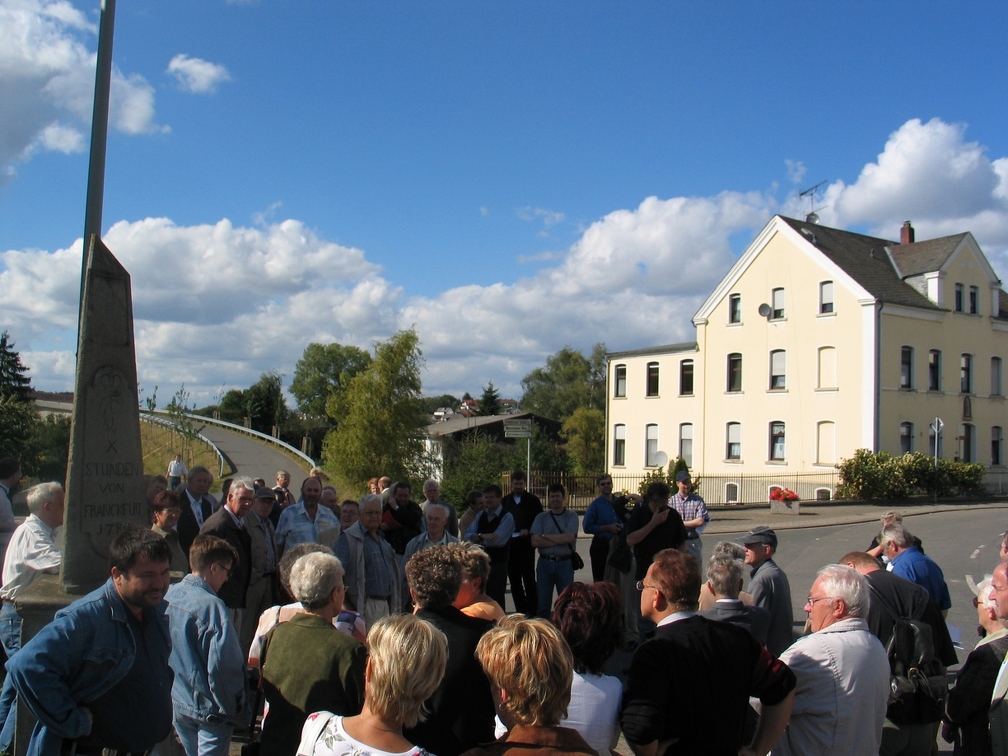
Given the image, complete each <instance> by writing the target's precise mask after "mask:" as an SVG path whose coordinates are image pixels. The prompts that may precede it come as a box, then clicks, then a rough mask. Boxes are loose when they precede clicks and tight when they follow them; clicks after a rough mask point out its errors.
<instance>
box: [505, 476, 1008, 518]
mask: <svg viewBox="0 0 1008 756" xmlns="http://www.w3.org/2000/svg"><path fill="white" fill-rule="evenodd" d="M598 475H599V474H598V473H596V474H593V475H575V474H573V473H556V472H543V473H540V472H535V471H532V472H531V473H530V474H529V490H531V491H532V493H534V494H536V495H537V496H538V497H539V498H540V499H542V500H543V503H544V504H545V503H546V489H547V487H548V486H549V485H550V484H551V483H561V484H563V486H564V488H565V489H566V490H567V506H568V507H570V508H571V509H573V510H575V511H577V512H584V511H585V510H586V509H587V508H588V505H589V504H590V503H591V501H592V499H594V498H595V497H596V496H598V487H597V486H596V485H595V481H596V480H597V479H598ZM510 478H511V476H510V475H505V476H504V479H503V481H502V483H503V485H502V488H503V489H504V491H508V490H509V488H510V482H511V481H510ZM644 478H645V476H644V475H620V474H618V473H617V474H614V475H613V476H612V479H613V490H614V491H617V492H619V491H629V492H632V493H637V492H638V491H639V490H640V486H641V483H642V482H643V481H644ZM693 482H694V487H695V488H696V490H697V493H699V494H700V495H701V496H702V497H703V499H704V501H705V502H706V503H707V506H708V507H733V506H740V505H742V504H766V503H767V502H768V501H769V500H770V492H771V491H772V490H773V489H774V488H789V489H791V490H792V491H794V492H795V493H796V494H798V496H799V497H800V499H801V501H829V500H831V499H833V498H834V497H835V496H836V489H837V485H838V484H839V482H840V478H839V473H838V472H837V471H836V470H824V471H823V472H814V473H798V472H792V473H787V472H781V473H764V474H758V475H703V474H699V473H694V474H693ZM1006 485H1008V481H1006Z"/></svg>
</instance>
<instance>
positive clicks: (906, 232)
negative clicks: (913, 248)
mask: <svg viewBox="0 0 1008 756" xmlns="http://www.w3.org/2000/svg"><path fill="white" fill-rule="evenodd" d="M913 243H914V228H913V226H911V225H910V221H903V227H902V228H901V229H900V244H913Z"/></svg>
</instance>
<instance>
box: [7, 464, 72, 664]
mask: <svg viewBox="0 0 1008 756" xmlns="http://www.w3.org/2000/svg"><path fill="white" fill-rule="evenodd" d="M65 498H66V494H65V493H64V491H63V486H61V485H60V484H59V483H40V484H39V485H37V486H32V487H31V488H30V489H28V511H29V512H30V514H29V515H28V517H27V518H26V519H25V521H24V522H23V523H22V524H21V525H20V527H18V529H17V530H15V531H14V537H13V538H11V542H10V546H9V547H8V548H7V555H6V557H5V558H4V564H3V588H2V589H0V598H2V599H3V607H2V608H0V642H2V643H3V647H4V650H5V651H6V652H7V656H8V657H10V656H13V655H14V654H15V653H17V652H18V651H19V650H20V649H21V618H20V617H19V616H18V613H17V611H16V610H15V608H14V601H15V600H16V599H17V597H18V596H19V595H20V593H21V592H22V591H23V590H24V589H25V588H27V587H28V586H29V585H31V584H32V583H33V582H34V581H35V578H37V577H38V576H39V575H40V574H41V573H43V572H48V573H51V574H56V573H58V572H59V568H60V563H61V562H62V555H61V553H60V548H59V540H58V537H59V534H58V532H57V528H59V527H60V526H61V525H62V524H63V504H64V500H65Z"/></svg>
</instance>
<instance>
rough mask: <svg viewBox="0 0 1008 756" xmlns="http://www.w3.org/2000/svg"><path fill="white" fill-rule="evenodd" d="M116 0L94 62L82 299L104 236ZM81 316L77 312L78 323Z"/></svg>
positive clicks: (105, 13) (108, 8) (107, 1)
mask: <svg viewBox="0 0 1008 756" xmlns="http://www.w3.org/2000/svg"><path fill="white" fill-rule="evenodd" d="M114 26H115V0H102V3H101V21H100V22H99V26H98V60H97V64H96V65H95V93H94V111H93V112H92V114H91V160H90V163H89V164H88V183H87V205H86V206H85V208H84V249H83V254H82V255H81V302H82V303H83V301H84V273H85V271H86V268H87V256H88V245H89V244H90V243H91V237H92V236H93V235H98V236H99V237H100V236H101V225H102V201H103V198H104V196H105V146H106V144H107V142H108V115H109V91H110V90H111V87H112V30H113V27H114ZM79 325H80V316H78V326H79Z"/></svg>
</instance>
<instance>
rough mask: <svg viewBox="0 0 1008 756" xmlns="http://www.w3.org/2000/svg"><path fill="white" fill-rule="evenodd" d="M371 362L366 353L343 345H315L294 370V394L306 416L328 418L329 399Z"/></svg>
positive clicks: (306, 352)
mask: <svg viewBox="0 0 1008 756" xmlns="http://www.w3.org/2000/svg"><path fill="white" fill-rule="evenodd" d="M370 362H371V355H369V354H368V353H367V352H365V351H364V350H363V349H359V348H358V347H355V346H344V345H342V344H336V343H333V344H316V343H311V344H309V345H308V346H307V347H305V350H304V354H302V356H301V359H300V360H298V361H297V364H296V365H295V366H294V380H292V381H291V385H290V392H291V394H292V395H293V396H294V398H295V399H297V403H298V409H299V410H301V412H304V413H305V414H306V415H311V416H313V417H325V414H326V402H328V401H329V396H330V395H331V394H333V393H335V392H337V391H339V390H341V389H342V388H343V387H345V386H346V385H347V383H348V382H349V381H350V380H351V379H352V378H353V377H354V376H355V375H357V374H358V373H359V372H361V371H362V370H364V369H365V368H366V367H367V366H368V364H369V363H370Z"/></svg>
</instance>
